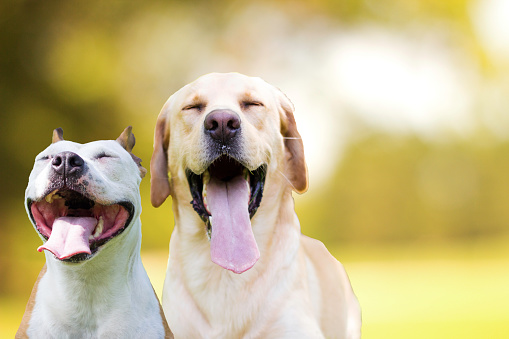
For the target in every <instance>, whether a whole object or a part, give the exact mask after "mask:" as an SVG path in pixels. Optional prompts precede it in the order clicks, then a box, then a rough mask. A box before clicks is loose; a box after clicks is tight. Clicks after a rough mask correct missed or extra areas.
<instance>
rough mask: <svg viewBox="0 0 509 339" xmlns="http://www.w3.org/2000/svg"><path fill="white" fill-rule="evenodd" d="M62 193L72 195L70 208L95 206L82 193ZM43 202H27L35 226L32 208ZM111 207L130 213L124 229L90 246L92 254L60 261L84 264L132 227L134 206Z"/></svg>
mask: <svg viewBox="0 0 509 339" xmlns="http://www.w3.org/2000/svg"><path fill="white" fill-rule="evenodd" d="M50 192H52V191H50ZM62 192H64V194H65V195H70V196H71V197H72V199H70V200H69V205H68V206H69V207H70V208H85V207H86V206H89V208H91V207H93V206H94V204H95V202H94V201H93V200H92V199H90V198H89V197H88V196H85V195H83V194H81V193H80V192H76V191H73V190H69V189H65V188H64V189H63V190H61V191H59V194H61V193H62ZM47 194H49V193H47ZM47 194H45V195H44V197H46V196H47ZM44 197H43V199H44ZM41 200H42V199H39V200H32V199H30V198H27V200H26V205H27V209H28V214H29V218H30V221H32V224H34V225H35V219H34V216H33V214H32V208H31V207H32V204H33V203H35V202H38V201H41ZM67 203H68V202H67V201H66V205H67ZM110 205H120V206H122V207H124V208H125V209H126V210H127V212H128V213H129V217H128V218H127V220H126V223H125V225H124V227H122V228H120V229H119V230H118V231H117V232H115V233H114V234H112V235H111V236H110V237H108V238H106V239H101V240H98V241H96V242H94V243H92V244H91V245H90V252H92V253H91V254H87V253H79V254H76V255H73V256H72V257H69V258H66V259H59V260H60V261H63V262H69V263H78V262H82V261H85V260H89V259H91V258H92V257H93V256H94V255H95V254H96V253H97V251H98V250H99V248H100V247H101V246H103V245H104V244H106V243H107V242H108V241H110V240H111V239H113V238H115V237H117V236H118V235H120V234H121V233H122V232H124V231H125V230H126V229H127V228H128V227H129V226H130V225H131V221H132V220H133V217H134V212H135V208H134V205H133V204H132V203H131V202H129V201H119V202H114V203H112V204H110ZM35 229H36V231H37V233H39V234H40V235H41V236H42V237H43V238H44V239H46V240H48V237H46V236H44V235H43V234H41V233H40V232H39V230H38V229H37V227H35Z"/></svg>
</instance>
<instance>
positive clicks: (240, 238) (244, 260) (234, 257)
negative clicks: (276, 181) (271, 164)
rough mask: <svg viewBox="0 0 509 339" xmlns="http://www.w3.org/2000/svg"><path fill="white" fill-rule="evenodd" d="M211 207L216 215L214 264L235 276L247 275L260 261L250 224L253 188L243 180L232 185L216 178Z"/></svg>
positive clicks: (210, 191)
mask: <svg viewBox="0 0 509 339" xmlns="http://www.w3.org/2000/svg"><path fill="white" fill-rule="evenodd" d="M207 204H208V208H209V210H210V213H211V214H212V217H211V220H210V221H211V224H212V235H211V239H210V257H211V259H212V261H213V262H214V263H216V264H218V265H219V266H221V267H223V268H226V269H227V270H230V271H232V272H235V273H242V272H245V271H247V270H248V269H250V268H251V267H253V265H254V264H255V263H256V261H257V260H258V258H260V252H259V251H258V246H257V244H256V240H255V238H254V234H253V230H252V228H251V221H250V220H249V211H248V206H249V184H248V183H247V181H246V180H245V179H244V178H243V177H242V176H238V177H235V178H233V179H231V180H229V181H221V180H219V179H216V178H214V177H212V178H211V179H210V182H209V183H208V185H207Z"/></svg>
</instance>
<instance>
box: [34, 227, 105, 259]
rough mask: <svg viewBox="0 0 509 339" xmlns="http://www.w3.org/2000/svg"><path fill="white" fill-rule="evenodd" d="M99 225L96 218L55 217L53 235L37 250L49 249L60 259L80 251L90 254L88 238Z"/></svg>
mask: <svg viewBox="0 0 509 339" xmlns="http://www.w3.org/2000/svg"><path fill="white" fill-rule="evenodd" d="M96 225H97V219H96V218H89V217H61V218H58V219H55V221H54V222H53V227H52V230H51V235H50V237H49V239H48V241H46V243H45V244H44V245H42V246H40V247H39V248H38V249H37V250H38V251H39V252H42V251H43V250H48V251H50V252H51V253H53V254H54V255H55V256H56V257H57V258H58V259H66V258H69V257H72V256H73V255H75V254H78V253H87V254H90V253H91V252H90V245H89V242H88V238H89V237H90V235H91V234H92V232H93V231H94V228H95V226H96Z"/></svg>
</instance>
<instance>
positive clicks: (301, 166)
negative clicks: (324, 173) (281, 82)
mask: <svg viewBox="0 0 509 339" xmlns="http://www.w3.org/2000/svg"><path fill="white" fill-rule="evenodd" d="M279 104H280V107H281V110H282V115H281V134H282V135H283V139H284V143H285V153H286V171H285V172H286V175H287V177H288V180H290V182H291V184H292V186H293V189H294V191H295V192H297V193H299V194H302V193H304V192H306V191H307V189H308V170H307V166H306V159H305V158H304V144H303V143H302V138H301V136H300V134H299V131H298V130H297V124H296V122H295V117H294V116H293V104H292V103H291V101H290V99H288V98H287V97H286V95H284V94H283V93H282V92H280V95H279Z"/></svg>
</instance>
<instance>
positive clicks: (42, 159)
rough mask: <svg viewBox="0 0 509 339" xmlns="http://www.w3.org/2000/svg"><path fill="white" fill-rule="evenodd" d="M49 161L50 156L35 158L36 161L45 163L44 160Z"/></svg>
mask: <svg viewBox="0 0 509 339" xmlns="http://www.w3.org/2000/svg"><path fill="white" fill-rule="evenodd" d="M49 159H50V156H49V155H45V156H43V157H40V158H37V159H36V161H46V160H49Z"/></svg>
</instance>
